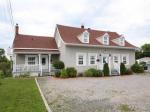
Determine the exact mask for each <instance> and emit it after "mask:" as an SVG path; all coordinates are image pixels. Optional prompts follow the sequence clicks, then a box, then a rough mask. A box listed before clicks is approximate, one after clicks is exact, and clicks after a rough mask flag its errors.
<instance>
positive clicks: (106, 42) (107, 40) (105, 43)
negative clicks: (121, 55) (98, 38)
mask: <svg viewBox="0 0 150 112" xmlns="http://www.w3.org/2000/svg"><path fill="white" fill-rule="evenodd" d="M105 39H106V40H105ZM103 44H104V45H109V35H108V34H105V35H104V36H103Z"/></svg>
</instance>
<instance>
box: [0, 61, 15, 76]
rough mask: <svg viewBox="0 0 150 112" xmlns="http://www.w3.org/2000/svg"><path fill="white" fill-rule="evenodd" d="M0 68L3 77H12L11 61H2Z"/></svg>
mask: <svg viewBox="0 0 150 112" xmlns="http://www.w3.org/2000/svg"><path fill="white" fill-rule="evenodd" d="M0 70H1V71H2V72H3V77H10V76H12V73H11V71H12V70H11V63H10V62H1V63H0Z"/></svg>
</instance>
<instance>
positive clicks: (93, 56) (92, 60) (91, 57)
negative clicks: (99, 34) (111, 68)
mask: <svg viewBox="0 0 150 112" xmlns="http://www.w3.org/2000/svg"><path fill="white" fill-rule="evenodd" d="M88 58H89V65H95V64H96V59H97V55H96V54H95V53H89V54H88Z"/></svg>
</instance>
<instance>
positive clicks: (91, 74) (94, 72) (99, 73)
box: [84, 68, 102, 77]
mask: <svg viewBox="0 0 150 112" xmlns="http://www.w3.org/2000/svg"><path fill="white" fill-rule="evenodd" d="M84 76H85V77H100V76H102V71H101V70H96V69H95V68H90V69H88V70H86V71H85V72H84Z"/></svg>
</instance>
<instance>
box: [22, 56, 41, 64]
mask: <svg viewBox="0 0 150 112" xmlns="http://www.w3.org/2000/svg"><path fill="white" fill-rule="evenodd" d="M29 57H35V64H34V65H37V64H38V59H37V55H25V64H26V65H29V66H30V64H28V58H29ZM31 66H32V65H31Z"/></svg>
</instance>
